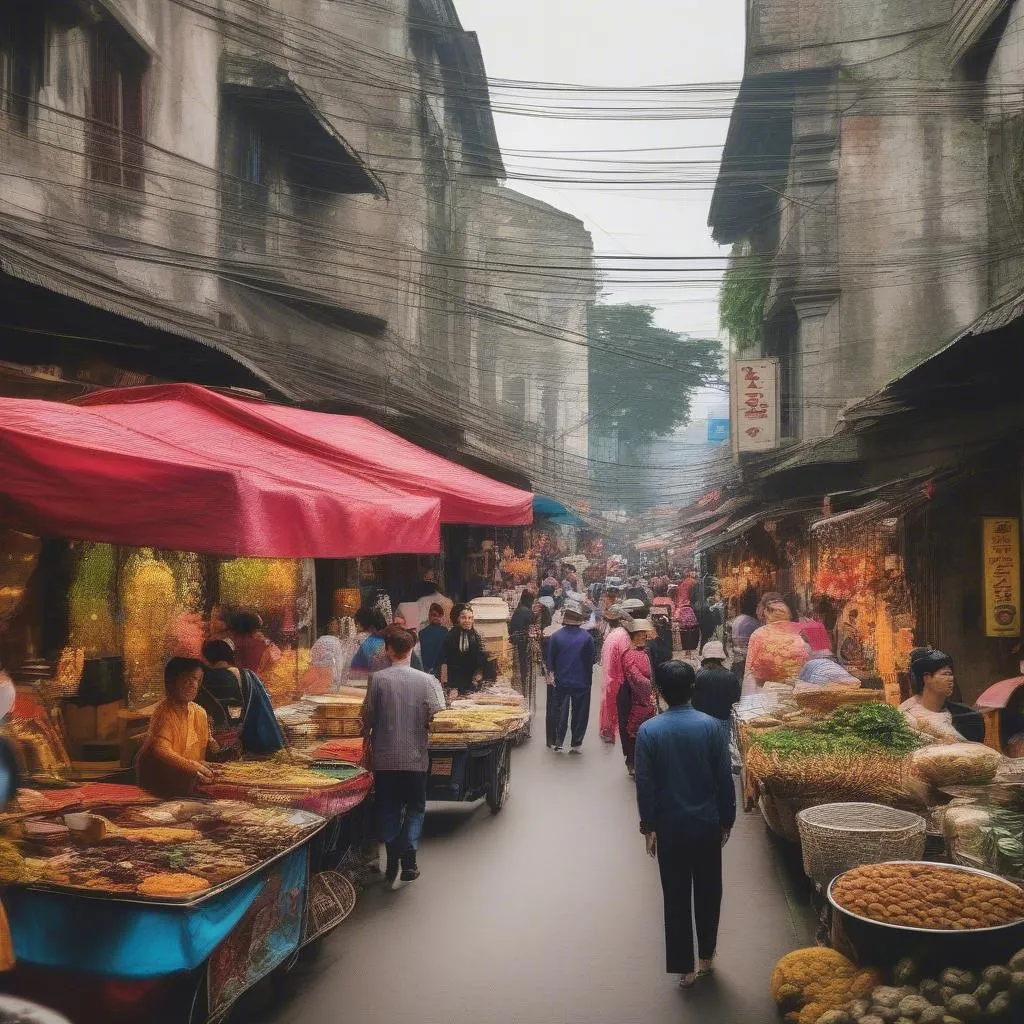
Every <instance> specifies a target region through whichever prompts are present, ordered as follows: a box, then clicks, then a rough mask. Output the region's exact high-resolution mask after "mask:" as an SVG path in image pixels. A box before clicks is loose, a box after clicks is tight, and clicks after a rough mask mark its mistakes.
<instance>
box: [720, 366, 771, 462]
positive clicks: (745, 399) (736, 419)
mask: <svg viewBox="0 0 1024 1024" xmlns="http://www.w3.org/2000/svg"><path fill="white" fill-rule="evenodd" d="M729 390H730V392H731V394H732V422H733V424H734V427H733V450H734V451H735V452H736V453H739V452H763V451H769V450H770V449H772V448H775V447H777V446H778V443H779V361H778V360H777V359H736V360H734V362H733V364H732V377H731V379H730V382H729Z"/></svg>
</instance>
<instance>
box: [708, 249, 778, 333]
mask: <svg viewBox="0 0 1024 1024" xmlns="http://www.w3.org/2000/svg"><path fill="white" fill-rule="evenodd" d="M770 285H771V261H770V258H769V257H767V256H762V255H757V254H754V253H751V252H750V251H749V245H748V244H747V243H746V242H737V243H736V245H734V246H733V247H732V255H731V256H730V257H729V267H728V269H727V270H726V272H725V276H724V278H723V280H722V291H721V294H720V296H719V300H718V318H719V320H720V321H721V324H722V327H724V328H725V330H727V331H728V332H729V336H730V337H731V338H732V340H733V342H734V343H735V345H736V348H737V350H738V351H740V352H746V351H748V350H749V349H752V348H757V347H758V346H759V345H760V344H761V329H762V324H763V322H764V307H765V303H766V302H767V300H768V289H769V287H770Z"/></svg>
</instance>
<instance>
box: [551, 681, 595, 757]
mask: <svg viewBox="0 0 1024 1024" xmlns="http://www.w3.org/2000/svg"><path fill="white" fill-rule="evenodd" d="M555 699H556V700H557V701H558V730H557V732H556V734H555V746H556V747H560V746H562V745H563V744H564V743H565V734H566V733H567V732H568V731H569V722H570V720H571V721H572V745H573V746H574V747H582V746H583V738H584V737H585V736H586V735H587V723H588V722H589V721H590V687H589V686H588V687H587V688H586V689H585V690H566V689H563V688H562V687H560V686H556V687H555Z"/></svg>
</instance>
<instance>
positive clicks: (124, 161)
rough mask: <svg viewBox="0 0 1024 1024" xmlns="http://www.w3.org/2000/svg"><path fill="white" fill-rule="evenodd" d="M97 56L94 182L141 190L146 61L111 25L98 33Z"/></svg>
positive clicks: (92, 102) (93, 86)
mask: <svg viewBox="0 0 1024 1024" xmlns="http://www.w3.org/2000/svg"><path fill="white" fill-rule="evenodd" d="M91 57H92V74H91V88H90V118H91V120H90V124H89V175H90V177H91V178H92V179H93V181H105V182H107V183H109V184H111V185H124V186H126V187H128V188H136V189H141V188H142V185H143V180H144V164H145V148H144V145H143V131H144V127H145V125H144V124H143V116H142V89H143V82H144V79H145V75H146V58H145V56H144V55H143V54H142V53H141V52H140V51H139V48H138V47H137V46H136V45H135V44H134V43H133V42H132V41H131V40H130V39H129V38H128V37H127V35H126V34H125V33H124V32H123V31H122V30H121V29H120V28H118V27H117V26H116V25H113V24H111V23H109V22H107V23H104V24H102V25H100V26H99V27H98V28H97V29H96V31H95V32H94V34H93V37H92V55H91Z"/></svg>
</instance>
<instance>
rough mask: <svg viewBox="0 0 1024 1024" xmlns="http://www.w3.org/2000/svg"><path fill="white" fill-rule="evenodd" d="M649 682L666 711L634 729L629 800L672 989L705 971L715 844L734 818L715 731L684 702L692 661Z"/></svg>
mask: <svg viewBox="0 0 1024 1024" xmlns="http://www.w3.org/2000/svg"><path fill="white" fill-rule="evenodd" d="M655 682H656V684H657V687H658V689H659V690H660V691H661V696H662V697H663V698H664V700H665V702H666V703H667V704H668V711H666V712H665V713H664V714H661V715H656V716H655V717H654V718H651V719H648V721H646V722H644V724H643V725H641V726H640V730H639V732H638V733H637V738H636V799H637V806H638V808H639V811H640V831H641V832H642V833H643V834H644V835H645V836H646V840H647V852H648V854H649V855H650V856H651V857H657V858H658V868H659V870H660V872H661V886H662V890H663V892H664V897H665V951H666V970H667V971H668V972H669V973H670V974H679V976H680V977H679V986H680V988H692V987H693V985H694V984H695V983H696V981H697V978H698V977H704V976H706V975H708V974H710V973H711V970H712V960H713V958H714V955H715V947H716V944H717V941H718V922H719V917H720V914H721V905H722V847H724V846H725V844H726V842H727V841H728V839H729V833H730V831H731V830H732V826H733V824H734V823H735V821H736V791H735V788H734V786H733V779H732V769H731V765H730V760H729V744H728V742H727V741H726V739H725V736H724V735H723V733H722V730H721V729H720V728H719V726H718V723H717V721H715V719H713V718H709V717H708V716H707V715H705V714H703V713H702V712H700V711H697V710H696V709H695V708H694V707H693V705H692V704H691V703H690V701H691V697H692V696H693V685H694V673H693V669H692V667H691V666H690V665H688V664H686V662H682V661H669V662H666V663H665V664H664V665H659V666H658V668H657V670H656V671H655ZM695 927H696V932H697V955H698V956H699V957H700V960H699V962H697V963H696V964H695V962H694V948H693V932H694V928H695ZM695 968H696V969H695Z"/></svg>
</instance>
